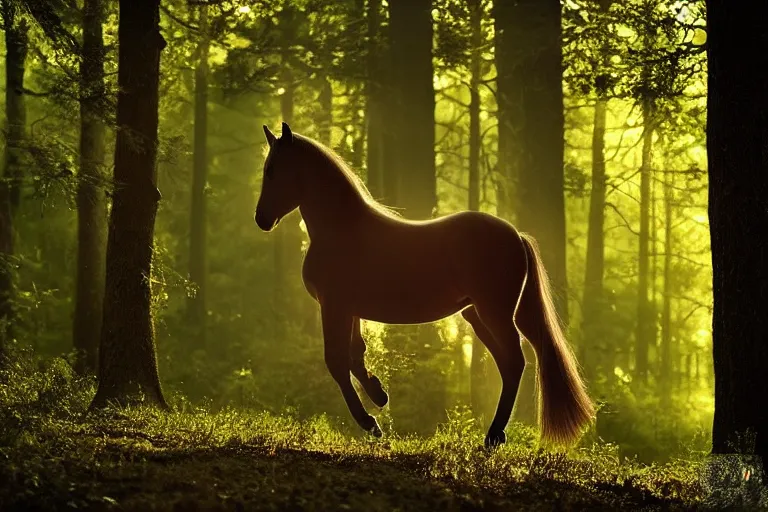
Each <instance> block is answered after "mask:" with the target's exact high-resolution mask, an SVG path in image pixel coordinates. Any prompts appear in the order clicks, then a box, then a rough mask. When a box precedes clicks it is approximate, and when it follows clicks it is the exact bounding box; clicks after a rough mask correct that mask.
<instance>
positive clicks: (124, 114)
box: [92, 0, 167, 407]
mask: <svg viewBox="0 0 768 512" xmlns="http://www.w3.org/2000/svg"><path fill="white" fill-rule="evenodd" d="M159 6H160V2H159V0H121V1H120V18H119V19H120V21H119V25H118V44H119V55H118V76H117V82H118V95H117V126H118V131H117V140H116V144H115V171H114V173H115V175H114V181H115V190H114V193H113V196H112V197H113V199H112V211H111V215H110V220H109V236H108V239H107V270H106V290H105V294H104V323H103V326H102V334H101V346H100V348H99V389H98V391H97V393H96V396H95V397H94V399H93V403H92V407H102V406H105V405H107V403H109V402H117V403H129V402H135V401H140V400H141V399H142V398H143V399H144V400H146V402H147V403H150V404H155V405H159V406H161V407H167V405H166V403H165V399H164V397H163V393H162V390H161V388H160V378H159V375H158V371H157V356H156V353H155V336H154V328H153V325H152V309H151V302H152V287H151V273H152V252H153V242H154V229H155V216H156V214H157V203H158V201H159V200H160V192H159V191H158V190H157V169H156V167H155V165H156V162H155V160H156V156H157V126H158V85H159V78H160V53H161V51H162V49H163V48H164V47H165V40H164V39H163V37H162V36H161V35H160V27H159V20H160V9H159Z"/></svg>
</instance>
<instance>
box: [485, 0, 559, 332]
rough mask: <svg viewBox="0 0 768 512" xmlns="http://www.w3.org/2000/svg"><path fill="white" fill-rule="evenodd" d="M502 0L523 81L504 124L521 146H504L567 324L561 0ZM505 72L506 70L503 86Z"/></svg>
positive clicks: (521, 218) (520, 207) (523, 225)
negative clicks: (511, 21) (507, 0)
mask: <svg viewBox="0 0 768 512" xmlns="http://www.w3.org/2000/svg"><path fill="white" fill-rule="evenodd" d="M501 5H504V7H503V9H504V10H505V12H506V10H507V9H509V10H510V12H509V13H508V15H509V17H510V18H512V19H513V20H514V22H513V23H511V24H509V25H507V26H504V27H502V29H501V30H502V34H501V35H500V37H501V39H502V42H503V44H504V46H505V49H506V50H508V51H509V52H514V53H512V54H511V55H510V54H507V55H506V57H507V58H510V59H511V62H512V63H513V64H514V75H513V77H514V80H516V81H518V82H519V83H518V85H516V86H514V87H513V88H512V90H513V91H514V94H516V96H513V97H512V98H511V101H510V104H509V105H508V108H509V110H510V112H509V113H508V115H507V117H506V118H507V119H508V123H509V126H507V127H506V128H505V129H509V130H510V134H509V141H510V144H514V146H513V147H512V148H509V147H507V146H503V150H504V151H505V152H506V153H507V155H511V162H513V165H518V167H517V170H516V171H513V172H514V173H515V174H516V178H517V190H516V194H515V197H516V204H515V207H516V210H517V211H516V213H517V215H516V217H517V219H516V223H517V225H518V227H519V228H520V229H521V230H523V231H526V232H528V233H530V234H531V235H533V236H534V237H535V238H536V239H537V240H538V241H539V244H540V245H541V248H542V251H541V252H542V257H543V259H544V266H545V267H546V269H547V271H548V272H549V274H550V276H551V279H552V285H553V294H554V296H555V301H556V305H557V310H558V313H559V315H560V317H561V318H562V320H563V321H564V323H565V324H566V325H567V323H568V301H567V296H566V291H567V278H566V258H565V255H566V238H565V237H566V227H565V192H564V176H563V168H564V165H563V158H564V157H563V152H564V131H565V118H564V108H563V88H562V79H563V71H562V40H561V26H560V19H561V10H560V2H559V1H557V0H520V1H518V2H516V3H514V2H503V3H500V7H499V10H501ZM499 64H500V63H499ZM503 72H505V71H504V69H502V72H500V74H499V80H500V83H499V88H500V89H501V86H502V83H503V81H502V73H503ZM513 77H508V79H509V80H510V81H511V80H512V79H513ZM502 110H503V109H502ZM513 134H515V135H516V136H515V137H514V138H513ZM500 142H501V138H500ZM508 157H509V156H504V158H508ZM517 157H519V159H518V158H517ZM500 158H502V156H500Z"/></svg>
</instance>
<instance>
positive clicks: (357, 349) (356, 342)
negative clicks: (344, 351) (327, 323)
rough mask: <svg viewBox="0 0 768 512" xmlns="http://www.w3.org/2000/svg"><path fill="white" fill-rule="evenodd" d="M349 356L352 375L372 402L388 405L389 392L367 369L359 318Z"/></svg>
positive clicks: (353, 329)
mask: <svg viewBox="0 0 768 512" xmlns="http://www.w3.org/2000/svg"><path fill="white" fill-rule="evenodd" d="M349 356H350V359H351V361H350V362H351V365H352V367H351V369H352V375H354V376H355V378H356V379H357V380H358V381H359V382H360V385H361V386H363V389H364V390H365V392H366V394H367V395H368V397H369V398H370V399H371V401H372V402H373V403H374V404H376V405H377V406H378V407H384V406H385V405H387V402H388V401H389V397H388V396H387V392H386V391H384V388H383V387H382V385H381V381H380V380H379V378H378V377H377V376H375V375H374V374H372V373H371V372H369V371H368V369H367V368H366V367H365V338H363V333H362V330H361V328H360V319H359V318H358V317H355V319H354V323H353V324H352V344H351V345H350V347H349Z"/></svg>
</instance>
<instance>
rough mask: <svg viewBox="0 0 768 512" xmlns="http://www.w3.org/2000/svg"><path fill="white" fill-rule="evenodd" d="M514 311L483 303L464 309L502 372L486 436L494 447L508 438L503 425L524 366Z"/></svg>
mask: <svg viewBox="0 0 768 512" xmlns="http://www.w3.org/2000/svg"><path fill="white" fill-rule="evenodd" d="M512 311H514V307H512V308H510V309H508V310H505V311H502V310H500V309H499V308H498V307H489V306H487V305H483V306H482V307H479V308H478V307H475V306H470V307H468V308H467V309H465V310H464V311H462V312H461V315H462V316H463V317H464V318H465V319H466V320H467V321H468V322H469V323H470V325H471V326H472V328H473V329H474V331H475V334H477V337H478V338H480V341H482V342H483V344H484V345H485V346H486V347H487V348H488V351H489V352H490V353H491V356H493V359H494V361H496V366H497V367H498V369H499V373H500V374H501V382H502V385H501V386H502V387H501V396H500V397H499V404H498V406H497V407H496V414H495V415H494V417H493V421H492V422H491V426H490V427H489V428H488V434H487V435H486V436H485V447H486V448H492V447H494V446H497V445H499V444H502V443H505V442H506V440H507V436H506V434H505V433H504V429H505V428H506V426H507V423H509V418H510V416H511V415H512V409H513V407H514V405H515V398H516V397H517V390H518V388H519V386H520V377H521V376H522V375H523V368H524V367H525V358H524V357H523V351H522V348H521V347H520V333H518V332H517V328H516V327H515V325H514V323H513V321H512Z"/></svg>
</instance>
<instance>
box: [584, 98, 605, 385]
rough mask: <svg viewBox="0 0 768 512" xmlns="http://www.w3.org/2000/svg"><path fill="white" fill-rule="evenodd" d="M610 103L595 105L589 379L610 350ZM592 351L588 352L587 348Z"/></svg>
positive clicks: (587, 282)
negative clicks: (605, 339)
mask: <svg viewBox="0 0 768 512" xmlns="http://www.w3.org/2000/svg"><path fill="white" fill-rule="evenodd" d="M607 103H608V102H607V101H606V100H605V99H604V98H602V97H598V99H597V102H596V103H595V113H594V118H593V119H594V127H593V130H592V189H591V191H590V194H589V224H588V227H587V256H586V270H585V278H584V296H583V300H582V304H583V306H582V307H583V314H582V333H583V338H584V342H583V343H582V347H581V348H582V350H581V351H580V352H581V361H582V364H583V365H584V367H585V368H587V369H588V371H587V374H588V376H589V377H594V375H595V372H596V371H597V370H598V368H600V367H601V366H602V365H601V363H602V362H603V359H605V358H604V357H603V351H607V350H608V348H609V347H607V346H599V345H600V343H601V342H600V331H601V327H602V315H601V313H602V309H603V305H604V297H603V274H604V271H605V232H604V226H605V185H606V174H605V122H606V112H607ZM588 346H589V347H593V350H588V349H587V348H586V347H588Z"/></svg>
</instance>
